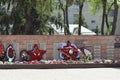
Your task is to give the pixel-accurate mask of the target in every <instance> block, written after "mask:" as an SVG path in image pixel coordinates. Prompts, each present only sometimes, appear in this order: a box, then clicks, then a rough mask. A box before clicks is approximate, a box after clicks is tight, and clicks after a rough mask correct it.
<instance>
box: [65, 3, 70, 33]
mask: <svg viewBox="0 0 120 80" xmlns="http://www.w3.org/2000/svg"><path fill="white" fill-rule="evenodd" d="M65 11H66V16H65V17H66V18H65V19H66V26H67V27H66V29H67V35H70V31H69V20H68V2H67V1H66V10H65Z"/></svg>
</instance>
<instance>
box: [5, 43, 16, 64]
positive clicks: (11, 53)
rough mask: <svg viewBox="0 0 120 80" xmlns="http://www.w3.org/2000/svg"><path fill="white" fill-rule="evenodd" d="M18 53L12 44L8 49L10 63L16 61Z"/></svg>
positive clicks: (7, 55) (7, 54)
mask: <svg viewBox="0 0 120 80" xmlns="http://www.w3.org/2000/svg"><path fill="white" fill-rule="evenodd" d="M15 56H16V53H15V50H14V49H13V46H12V45H11V44H10V45H9V46H8V47H7V49H6V57H7V59H8V61H9V62H12V61H13V60H14V59H15Z"/></svg>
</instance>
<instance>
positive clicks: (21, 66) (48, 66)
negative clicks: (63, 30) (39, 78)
mask: <svg viewBox="0 0 120 80" xmlns="http://www.w3.org/2000/svg"><path fill="white" fill-rule="evenodd" d="M70 68H120V64H35V65H27V64H17V65H16V64H11V65H0V69H70Z"/></svg>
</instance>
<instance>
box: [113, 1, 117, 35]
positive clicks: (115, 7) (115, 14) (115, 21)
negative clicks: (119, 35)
mask: <svg viewBox="0 0 120 80" xmlns="http://www.w3.org/2000/svg"><path fill="white" fill-rule="evenodd" d="M117 16H118V4H117V0H114V18H113V28H112V32H111V35H114V34H115V30H116V24H117Z"/></svg>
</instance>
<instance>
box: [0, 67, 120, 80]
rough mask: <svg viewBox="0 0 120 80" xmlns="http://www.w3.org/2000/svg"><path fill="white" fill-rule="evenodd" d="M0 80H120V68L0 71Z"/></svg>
mask: <svg viewBox="0 0 120 80" xmlns="http://www.w3.org/2000/svg"><path fill="white" fill-rule="evenodd" d="M0 80H120V68H91V69H16V70H15V69H13V70H0Z"/></svg>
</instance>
